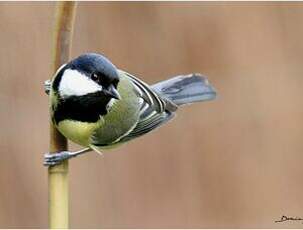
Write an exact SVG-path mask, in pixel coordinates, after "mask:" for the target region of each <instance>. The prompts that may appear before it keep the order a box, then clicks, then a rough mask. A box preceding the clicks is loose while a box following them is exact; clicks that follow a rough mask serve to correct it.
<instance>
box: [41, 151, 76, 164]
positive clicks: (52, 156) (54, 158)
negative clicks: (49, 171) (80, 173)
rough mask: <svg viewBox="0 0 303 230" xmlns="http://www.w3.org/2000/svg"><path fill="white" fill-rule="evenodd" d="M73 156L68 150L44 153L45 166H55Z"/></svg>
mask: <svg viewBox="0 0 303 230" xmlns="http://www.w3.org/2000/svg"><path fill="white" fill-rule="evenodd" d="M71 157H72V154H71V153H70V152H68V151H62V152H59V153H46V154H44V162H43V164H44V166H53V165H57V164H60V163H61V162H62V161H64V160H67V159H69V158H71Z"/></svg>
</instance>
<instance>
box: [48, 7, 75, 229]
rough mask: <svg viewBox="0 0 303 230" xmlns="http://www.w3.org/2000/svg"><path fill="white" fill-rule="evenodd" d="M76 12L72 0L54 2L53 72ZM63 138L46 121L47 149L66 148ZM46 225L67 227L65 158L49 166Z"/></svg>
mask: <svg viewBox="0 0 303 230" xmlns="http://www.w3.org/2000/svg"><path fill="white" fill-rule="evenodd" d="M75 14H76V3H75V2H57V5H56V14H55V25H54V38H53V47H52V52H53V54H52V55H53V57H52V58H53V59H52V60H53V61H52V71H53V73H55V72H56V70H57V69H58V68H59V67H60V66H61V65H62V64H64V63H66V62H67V61H68V60H69V58H70V52H71V42H72V35H73V25H74V21H75ZM67 147H68V146H67V140H66V138H65V137H64V136H62V135H61V134H60V133H59V132H58V130H57V129H56V128H55V126H54V125H53V124H52V122H51V121H50V152H59V151H63V150H67ZM48 183H49V185H48V186H49V195H48V196H49V210H48V215H49V216H48V219H49V228H52V229H58V228H68V227H69V210H68V209H69V207H68V206H69V202H68V201H69V200H68V161H64V162H63V163H61V164H60V165H56V166H52V167H49V169H48Z"/></svg>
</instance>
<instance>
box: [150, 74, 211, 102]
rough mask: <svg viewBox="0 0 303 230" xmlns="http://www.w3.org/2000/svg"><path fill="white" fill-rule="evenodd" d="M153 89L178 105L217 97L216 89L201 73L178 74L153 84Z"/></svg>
mask: <svg viewBox="0 0 303 230" xmlns="http://www.w3.org/2000/svg"><path fill="white" fill-rule="evenodd" d="M152 89H154V90H155V91H156V92H157V93H159V94H160V95H161V96H163V97H165V98H167V99H169V100H171V101H172V102H173V103H175V104H176V105H178V106H179V105H185V104H190V103H194V102H199V101H206V100H212V99H214V98H215V97H216V90H215V89H214V88H213V87H212V86H211V84H210V83H209V82H208V80H207V78H206V77H204V76H202V75H201V74H189V75H181V76H177V77H174V78H171V79H168V80H165V81H161V82H159V83H156V84H154V85H152Z"/></svg>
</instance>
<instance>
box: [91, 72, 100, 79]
mask: <svg viewBox="0 0 303 230" xmlns="http://www.w3.org/2000/svg"><path fill="white" fill-rule="evenodd" d="M91 78H92V80H93V81H97V80H98V79H99V77H98V75H97V74H96V73H92V77H91Z"/></svg>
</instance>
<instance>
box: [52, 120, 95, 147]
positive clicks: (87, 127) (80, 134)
mask: <svg viewBox="0 0 303 230" xmlns="http://www.w3.org/2000/svg"><path fill="white" fill-rule="evenodd" d="M99 126H100V124H99V123H88V122H81V121H74V120H64V121H61V122H60V123H59V124H58V126H57V127H58V129H59V131H60V132H61V133H62V134H63V135H64V136H66V137H68V139H70V140H71V141H73V142H75V143H77V144H79V145H82V146H85V147H88V146H89V144H90V138H91V136H92V133H93V132H94V131H95V130H96V129H97V128H99Z"/></svg>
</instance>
